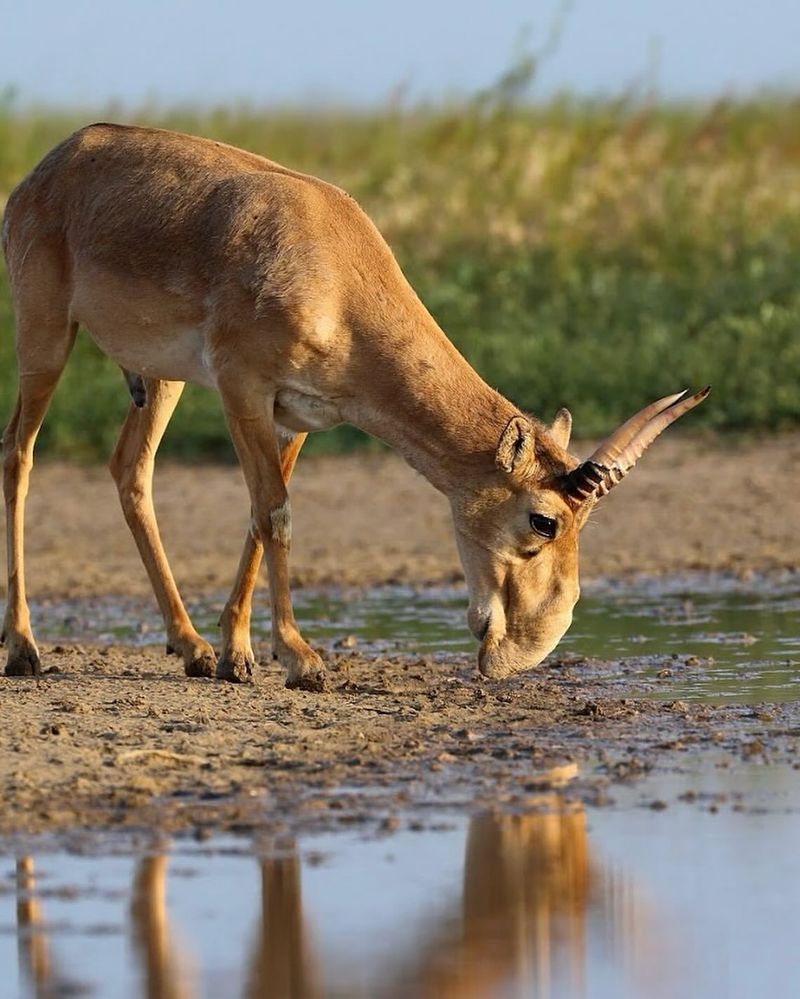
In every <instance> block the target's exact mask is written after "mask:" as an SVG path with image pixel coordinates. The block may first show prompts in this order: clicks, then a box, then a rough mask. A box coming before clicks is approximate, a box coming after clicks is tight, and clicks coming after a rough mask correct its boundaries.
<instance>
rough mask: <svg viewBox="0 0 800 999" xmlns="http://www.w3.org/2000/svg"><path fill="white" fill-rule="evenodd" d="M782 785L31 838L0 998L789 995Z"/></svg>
mask: <svg viewBox="0 0 800 999" xmlns="http://www.w3.org/2000/svg"><path fill="white" fill-rule="evenodd" d="M698 766H699V764H698ZM798 783H799V782H798V781H797V775H796V772H794V771H791V770H789V769H782V768H766V767H752V766H743V767H740V768H738V769H737V770H736V771H735V772H732V771H727V770H720V769H717V768H715V767H713V766H710V765H708V764H706V765H704V766H703V767H702V768H701V769H698V770H693V771H687V772H684V773H677V774H676V773H667V774H660V775H656V776H655V777H651V778H650V779H649V780H648V781H646V782H644V783H642V784H639V785H635V786H633V787H630V788H628V789H627V790H623V792H622V794H621V795H620V796H618V804H617V806H616V807H613V808H603V809H594V810H590V811H588V812H587V811H585V810H584V808H583V807H582V806H581V805H580V804H579V803H576V802H570V801H568V800H566V799H565V798H564V797H562V796H560V795H559V794H557V793H555V792H553V793H550V794H543V795H540V796H538V797H536V798H533V799H531V801H530V802H529V807H528V808H526V809H522V810H518V811H517V812H515V813H511V812H507V811H506V812H503V811H497V812H495V813H492V814H483V815H476V816H472V817H469V818H467V817H464V816H460V815H452V814H450V813H442V814H437V813H436V812H431V813H430V814H426V815H425V816H424V817H423V818H422V820H420V817H419V816H417V817H416V818H413V817H404V816H399V817H398V819H397V826H398V828H397V830H396V831H393V832H391V833H387V834H384V835H380V834H372V835H370V836H356V835H351V834H345V835H343V834H330V835H315V836H308V837H301V838H299V839H298V840H292V839H289V838H285V839H270V840H264V839H262V840H258V839H256V840H255V841H252V840H246V839H241V840H239V839H232V838H227V839H219V840H211V841H208V842H205V843H197V842H194V841H192V840H188V839H180V840H176V841H173V842H169V841H166V840H161V841H158V840H155V839H154V840H153V841H152V843H151V844H150V845H149V848H148V849H147V850H145V851H144V852H142V853H140V854H139V855H137V856H127V855H124V854H122V855H113V854H112V855H108V856H92V857H89V856H81V855H76V854H68V853H63V852H61V853H59V852H47V850H46V849H45V848H44V846H42V847H41V849H37V847H36V845H33V846H32V848H31V850H30V851H29V852H28V853H27V854H24V855H23V854H18V855H17V856H16V857H14V856H12V855H9V854H5V855H4V856H3V857H0V968H2V969H3V975H2V977H0V995H2V996H16V995H22V996H26V995H30V996H34V995H87V996H93V995H97V996H108V997H112V999H113V997H117V996H120V997H122V996H150V997H156V996H159V997H163V996H176V997H177V996H186V997H189V996H209V997H212V996H214V997H216V996H225V997H228V996H231V997H233V996H260V997H264V999H266V997H273V999H278V997H289V996H292V997H296V999H306V997H308V999H311V997H342V999H344V997H379V999H384V997H387V999H388V997H392V999H394V997H397V999H400V997H403V999H409V997H420V999H427V997H431V999H433V997H439V996H471V997H474V999H483V997H486V999H495V997H496V999H500V997H503V999H506V997H512V996H513V997H530V996H545V997H546V996H554V997H555V996H558V997H569V996H582V997H613V999H625V997H631V999H633V997H641V996H647V997H660V996H665V997H671V999H672V997H675V996H693V997H705V996H709V997H718V996H731V997H738V996H741V997H752V996H755V995H769V996H771V997H775V999H777V997H782V996H786V997H789V996H794V995H796V994H797V992H796V978H797V965H796V959H795V953H796V939H795V938H796V931H795V927H796V919H795V915H796V913H795V909H796V890H797V888H798V887H800V852H798V851H797V848H796V844H797V842H798V838H799V837H800V811H798V809H799V808H800V787H799V786H798ZM654 795H657V796H658V799H659V802H660V803H659V807H658V808H653V807H648V806H650V805H651V804H652V802H653V798H654ZM663 806H667V807H663Z"/></svg>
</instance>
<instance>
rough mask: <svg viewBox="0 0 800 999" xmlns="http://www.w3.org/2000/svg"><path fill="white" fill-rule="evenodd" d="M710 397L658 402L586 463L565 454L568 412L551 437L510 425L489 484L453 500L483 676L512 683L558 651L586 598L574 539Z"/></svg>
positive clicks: (523, 422)
mask: <svg viewBox="0 0 800 999" xmlns="http://www.w3.org/2000/svg"><path fill="white" fill-rule="evenodd" d="M708 393H709V389H708V388H705V389H702V390H701V391H700V392H697V393H696V394H695V395H692V396H687V395H686V393H685V392H680V393H678V394H677V395H671V396H667V397H666V398H664V399H659V400H658V401H657V402H654V403H652V404H651V405H650V406H647V407H645V408H644V409H642V410H641V411H640V412H638V413H636V414H635V415H634V416H632V417H631V418H630V419H629V420H627V421H626V422H625V423H623V424H622V426H621V427H619V428H618V429H617V430H616V431H615V432H614V433H613V434H612V435H611V436H610V437H608V438H607V439H606V440H605V441H604V442H603V443H602V444H601V445H600V446H599V447H598V448H597V450H596V451H595V452H594V453H593V454H592V455H591V457H589V458H587V459H586V460H585V461H583V462H579V461H577V459H575V458H574V457H573V456H572V455H570V454H569V453H568V452H567V447H568V446H569V437H570V432H571V429H572V417H571V416H570V414H569V411H568V410H566V409H562V410H560V411H559V413H558V414H557V416H556V419H555V421H554V423H553V425H552V426H551V427H550V428H549V429H548V428H545V427H544V426H542V425H541V424H538V423H535V422H534V421H532V420H528V419H527V418H525V417H523V416H516V417H514V418H513V419H512V420H511V422H510V423H509V424H508V426H507V427H506V428H505V430H504V431H503V434H502V436H501V438H500V441H499V444H498V446H497V452H496V455H495V465H496V468H495V472H494V473H493V475H492V477H491V481H490V483H489V484H487V485H485V486H484V487H483V488H480V489H478V490H475V491H472V492H465V493H462V494H460V495H459V496H458V497H456V498H454V499H453V501H452V507H453V518H454V522H455V528H456V539H457V543H458V548H459V554H460V555H461V561H462V563H463V566H464V573H465V576H466V579H467V586H468V588H469V594H470V604H469V611H468V615H467V620H468V622H469V627H470V630H471V631H472V633H473V634H474V635H475V637H476V638H477V639H478V641H479V642H480V643H481V645H480V651H479V653H478V664H479V668H480V671H481V673H483V674H484V675H485V676H488V677H493V678H499V677H503V676H507V675H508V674H510V673H514V672H516V671H518V670H522V669H527V668H530V667H533V666H537V665H538V664H539V663H540V662H541V661H542V660H543V659H544V657H545V656H546V655H547V654H548V653H550V652H552V650H553V649H554V648H555V647H556V645H557V644H558V643H559V641H560V640H561V638H562V637H563V635H564V633H565V632H566V630H567V628H569V626H570V624H571V623H572V611H573V608H574V607H575V604H576V603H577V601H578V596H579V595H580V586H579V583H578V537H579V534H580V531H581V528H582V527H583V525H584V524H585V523H586V520H587V517H588V516H589V513H590V511H591V510H592V508H593V507H594V505H595V503H596V502H597V501H598V499H600V498H601V497H603V496H605V495H606V493H608V492H609V490H610V489H612V488H613V487H614V486H615V485H617V483H619V482H620V481H621V480H622V478H623V477H624V476H625V475H627V474H628V472H629V471H630V470H631V469H632V468H633V466H634V465H635V464H636V462H637V460H638V459H639V457H640V456H641V455H642V453H643V452H644V451H645V449H646V448H647V447H649V445H650V444H652V443H653V441H654V440H655V439H656V437H658V435H659V434H660V433H661V432H662V431H663V430H665V429H666V428H667V427H668V426H669V425H670V424H671V423H672V422H674V421H675V420H677V419H678V417H680V416H683V414H684V413H688V412H689V410H690V409H693V408H694V407H695V406H697V405H698V404H699V403H700V402H702V401H703V399H705V398H706V396H707V395H708Z"/></svg>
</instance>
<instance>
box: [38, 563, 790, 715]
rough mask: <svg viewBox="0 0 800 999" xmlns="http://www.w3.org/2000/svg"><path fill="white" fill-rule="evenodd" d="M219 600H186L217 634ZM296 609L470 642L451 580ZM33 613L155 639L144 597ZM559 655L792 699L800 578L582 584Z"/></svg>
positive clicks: (325, 628)
mask: <svg viewBox="0 0 800 999" xmlns="http://www.w3.org/2000/svg"><path fill="white" fill-rule="evenodd" d="M223 603H224V598H222V597H221V598H220V599H219V600H218V601H205V602H201V603H196V604H194V605H192V606H190V608H189V610H190V613H191V615H192V617H193V620H194V621H195V624H196V626H197V627H198V629H199V630H200V631H201V632H202V633H203V634H205V635H208V636H210V637H212V638H213V636H215V635H216V634H217V633H218V632H217V620H218V618H219V614H220V611H221V608H222V605H223ZM295 605H296V610H297V616H298V619H299V621H300V624H301V627H302V630H303V632H304V634H305V635H306V637H307V638H308V639H309V640H310V641H312V642H315V643H318V644H320V645H324V646H327V647H328V648H331V647H332V648H336V647H337V645H339V646H340V645H341V644H342V643H344V645H345V647H347V646H348V645H349V644H355V647H356V648H358V649H359V651H361V652H364V653H367V654H380V653H389V652H394V653H398V652H401V653H402V652H406V653H413V654H423V655H437V654H451V653H454V652H474V650H475V647H476V646H475V642H474V641H473V640H472V638H471V637H470V635H469V632H468V631H467V627H466V623H465V606H466V595H465V592H464V590H463V589H459V588H450V589H446V588H437V589H431V588H426V589H415V588H411V587H380V588H376V589H372V590H367V591H350V592H335V591H326V592H324V593H309V592H307V591H301V592H299V593H298V594H297V595H296V598H295ZM260 606H262V607H263V600H262V602H261V605H260ZM34 614H35V621H36V622H37V624H38V628H39V634H40V635H41V637H42V638H47V639H49V640H51V641H53V640H70V641H78V642H80V641H84V642H108V643H112V642H133V643H137V644H151V643H154V642H163V641H164V640H165V635H164V632H163V626H162V624H161V620H160V618H159V617H158V614H157V612H156V610H155V608H154V606H153V605H152V603H151V602H150V601H147V600H141V599H139V600H135V599H114V598H102V599H100V598H94V599H90V600H86V601H81V602H76V601H47V602H41V603H39V604H38V605H36V606H35V608H34ZM253 634H254V637H255V638H261V639H264V638H267V637H268V636H269V618H268V616H265V614H264V612H263V611H262V612H260V613H259V612H258V611H257V612H256V613H255V614H254V619H253ZM564 657H567V658H580V657H586V658H591V659H600V660H604V661H605V662H606V663H607V664H610V666H609V665H605V666H604V667H603V675H604V677H605V678H606V679H608V678H609V676H610V677H611V678H612V679H613V678H615V677H616V678H617V679H618V680H619V683H620V686H621V687H622V686H623V685H624V686H625V688H626V691H627V692H628V693H631V692H634V693H638V694H644V695H647V696H655V697H665V698H672V699H676V698H680V699H684V700H703V701H707V702H710V703H736V702H740V703H754V702H759V701H761V702H763V701H781V700H789V699H793V698H795V697H797V696H798V695H799V694H800V580H798V578H797V577H796V576H794V577H789V578H787V579H786V580H785V581H784V582H782V583H777V582H775V581H769V582H768V581H765V580H763V579H755V580H752V581H748V582H744V583H742V582H737V581H736V580H733V579H730V578H728V577H723V576H706V575H700V574H698V575H696V576H683V577H674V578H671V579H665V580H649V581H648V580H645V581H639V582H636V583H625V584H617V585H611V584H603V585H594V586H590V587H587V588H586V592H585V595H584V596H583V598H582V599H581V601H580V603H579V604H578V607H577V609H576V614H575V621H574V623H573V626H572V628H571V629H570V631H569V633H568V634H567V636H566V637H565V638H564V640H563V641H562V643H561V645H560V646H559V648H558V650H557V654H556V656H555V657H551V662H553V660H554V659H555V660H563V658H564ZM576 668H586V669H592V668H593V666H592V664H591V663H590V664H586V665H585V666H581V665H580V664H577V665H576ZM609 670H611V673H610V674H609Z"/></svg>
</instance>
